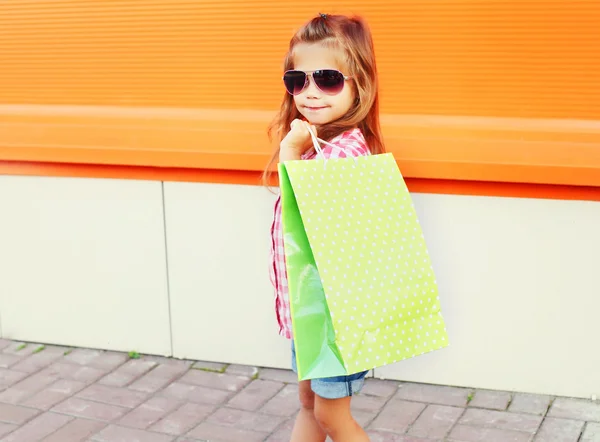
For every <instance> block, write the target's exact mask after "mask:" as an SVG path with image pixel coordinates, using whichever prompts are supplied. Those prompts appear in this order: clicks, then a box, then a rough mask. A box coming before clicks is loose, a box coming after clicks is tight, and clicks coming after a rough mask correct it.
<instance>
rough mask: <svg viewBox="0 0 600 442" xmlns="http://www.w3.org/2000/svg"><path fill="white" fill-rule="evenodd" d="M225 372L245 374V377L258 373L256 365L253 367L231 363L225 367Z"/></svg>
mask: <svg viewBox="0 0 600 442" xmlns="http://www.w3.org/2000/svg"><path fill="white" fill-rule="evenodd" d="M225 373H227V374H231V375H234V376H245V377H247V378H254V377H255V376H257V375H258V367H253V366H252V365H238V364H231V365H229V366H228V367H227V370H226V371H225Z"/></svg>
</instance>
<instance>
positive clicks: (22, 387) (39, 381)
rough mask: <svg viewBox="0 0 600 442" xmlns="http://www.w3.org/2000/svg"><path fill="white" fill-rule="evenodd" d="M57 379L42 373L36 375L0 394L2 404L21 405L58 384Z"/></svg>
mask: <svg viewBox="0 0 600 442" xmlns="http://www.w3.org/2000/svg"><path fill="white" fill-rule="evenodd" d="M57 379H58V378H57V377H56V376H48V375H45V374H43V373H42V372H38V373H35V374H33V375H31V376H29V377H27V378H25V379H23V380H22V381H20V382H17V383H16V384H13V385H12V386H11V387H10V388H8V389H7V390H4V391H3V392H2V393H0V402H5V403H7V404H18V403H21V402H22V401H24V400H26V399H27V398H29V397H31V396H33V395H34V394H36V393H37V392H38V391H40V390H43V389H44V388H45V387H47V386H48V385H50V384H52V383H54V382H56V380H57Z"/></svg>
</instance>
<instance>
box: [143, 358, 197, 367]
mask: <svg viewBox="0 0 600 442" xmlns="http://www.w3.org/2000/svg"><path fill="white" fill-rule="evenodd" d="M144 360H145V361H152V362H156V363H157V364H158V365H177V366H180V367H185V368H186V370H189V369H191V368H192V365H193V364H194V361H190V360H188V359H178V358H172V357H166V356H155V355H146V356H144Z"/></svg>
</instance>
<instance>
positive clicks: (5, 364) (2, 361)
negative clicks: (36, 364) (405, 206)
mask: <svg viewBox="0 0 600 442" xmlns="http://www.w3.org/2000/svg"><path fill="white" fill-rule="evenodd" d="M23 359H24V358H23V357H20V356H15V355H9V354H4V353H0V368H9V367H12V366H13V365H15V364H16V363H18V362H19V361H22V360H23ZM0 379H1V378H0Z"/></svg>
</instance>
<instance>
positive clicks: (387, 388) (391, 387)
mask: <svg viewBox="0 0 600 442" xmlns="http://www.w3.org/2000/svg"><path fill="white" fill-rule="evenodd" d="M399 386H400V383H399V382H396V381H387V380H383V379H374V378H370V379H366V380H365V385H364V386H363V388H362V390H361V391H360V394H361V395H362V394H367V395H370V396H378V397H384V398H389V397H390V396H392V395H393V394H394V393H396V392H397V391H398V387H399Z"/></svg>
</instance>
